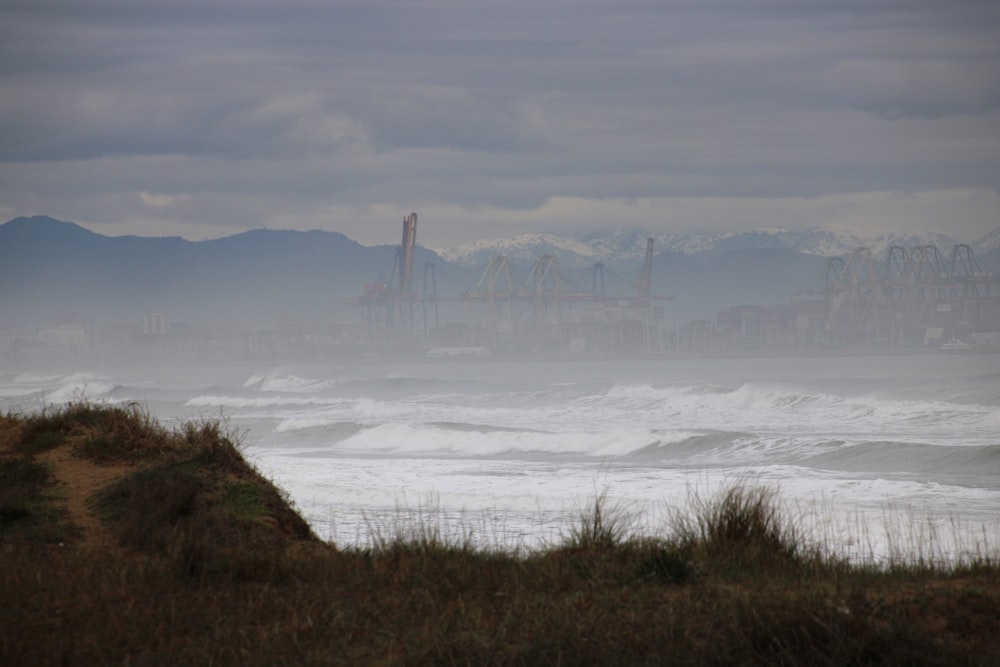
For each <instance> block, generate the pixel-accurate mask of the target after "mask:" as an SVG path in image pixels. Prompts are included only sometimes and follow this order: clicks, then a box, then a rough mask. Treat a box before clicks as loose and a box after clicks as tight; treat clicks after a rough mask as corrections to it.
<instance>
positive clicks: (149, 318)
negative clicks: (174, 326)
mask: <svg viewBox="0 0 1000 667" xmlns="http://www.w3.org/2000/svg"><path fill="white" fill-rule="evenodd" d="M142 333H143V335H145V336H166V335H167V334H168V333H170V320H169V319H167V316H166V315H164V314H163V313H151V314H149V315H144V316H143V318H142Z"/></svg>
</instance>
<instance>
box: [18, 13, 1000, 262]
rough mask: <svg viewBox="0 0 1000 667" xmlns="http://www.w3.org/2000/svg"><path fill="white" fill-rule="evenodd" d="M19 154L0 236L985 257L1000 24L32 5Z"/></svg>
mask: <svg viewBox="0 0 1000 667" xmlns="http://www.w3.org/2000/svg"><path fill="white" fill-rule="evenodd" d="M0 136H2V137H3V141H2V142H0V170H2V174H3V177H2V179H0V216H3V217H4V219H6V218H7V217H13V216H14V215H21V214H32V213H43V214H48V215H53V216H56V217H62V218H64V219H72V220H75V221H79V222H82V223H84V224H87V225H88V226H90V227H91V228H93V229H95V230H97V231H102V232H105V233H112V234H126V233H136V234H142V235H183V236H187V237H189V238H206V237H211V236H219V235H225V234H230V233H234V232H237V231H241V230H243V229H247V228H253V227H263V226H268V227H288V228H300V229H309V228H323V229H331V230H336V231H341V232H344V233H346V234H348V235H349V236H352V237H353V238H357V239H358V240H361V241H362V242H370V243H376V242H392V241H394V240H395V237H396V235H397V231H396V227H397V226H398V221H399V220H401V219H402V216H403V215H405V214H406V213H407V212H409V211H410V210H417V211H419V212H420V213H421V221H422V223H423V224H422V227H421V240H422V242H424V243H426V244H428V245H438V246H442V245H448V244H449V243H452V242H460V241H465V240H471V239H474V238H480V237H493V236H503V235H506V234H510V233H517V232H520V231H529V230H530V231H542V230H548V231H558V232H565V231H568V230H573V229H590V228H594V227H608V228H613V227H619V226H641V227H648V228H653V229H670V230H675V231H689V230H693V229H718V230H730V229H739V228H744V227H753V226H760V225H761V224H762V223H763V224H771V225H782V226H785V227H789V228H797V227H805V226H811V225H814V224H843V223H844V222H845V220H847V221H849V222H850V223H851V224H855V225H856V224H863V225H871V226H873V227H880V226H881V227H888V226H898V225H900V224H906V225H910V226H912V227H914V228H919V229H925V228H929V227H937V228H939V229H945V230H949V231H951V232H952V233H954V234H955V235H957V236H959V237H963V236H964V237H967V238H969V239H970V240H973V239H974V238H975V237H977V236H978V235H982V234H985V233H986V232H987V231H989V230H990V229H992V228H993V227H994V226H995V225H996V223H997V220H998V219H1000V217H998V215H997V213H1000V199H998V195H997V190H998V186H1000V5H997V4H996V3H991V2H971V1H970V2H949V3H944V2H938V1H930V0H927V1H921V0H913V1H909V0H907V1H902V0H876V1H870V2H849V1H842V2H826V1H822V2H816V3H801V2H797V1H792V0H768V1H765V2H755V3H745V2H742V1H741V0H725V1H724V0H708V1H705V0H702V1H697V2H696V1H693V0H692V1H690V2H662V1H656V2H644V1H626V2H622V1H620V0H619V1H615V2H612V1H611V0H584V1H580V0H576V1H569V0H556V1H551V2H544V3H542V2H538V3H499V2H468V1H457V0H439V1H419V0H418V1H411V2H388V1H385V0H379V1H375V2H371V1H366V2H319V1H310V0H294V1H291V2H277V1H273V2H268V1H264V0H250V1H246V0H244V1H241V2H236V1H235V0H209V1H204V2H193V1H186V0H163V1H161V2H158V3H133V2H127V1H125V0H96V1H95V0H91V1H90V2H87V3H79V2H74V1H72V0H50V1H45V0H42V1H36V2H30V3H29V2H19V1H15V2H8V3H5V4H4V8H3V9H0ZM901 201H902V202H906V201H910V202H916V201H920V202H922V204H921V205H920V206H910V207H909V208H908V207H907V206H906V205H905V204H902V205H901V204H900V202H901ZM901 210H902V211H906V215H904V216H901V215H900V211H901ZM761 218H767V219H765V220H762V219H761ZM900 218H904V219H900Z"/></svg>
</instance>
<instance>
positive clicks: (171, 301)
mask: <svg viewBox="0 0 1000 667" xmlns="http://www.w3.org/2000/svg"><path fill="white" fill-rule="evenodd" d="M790 234H791V233H790V232H784V231H781V230H772V231H757V232H750V233H746V234H729V235H725V234H720V235H675V236H673V237H671V239H672V240H670V242H669V243H667V242H663V243H661V242H660V241H659V240H658V241H657V243H656V246H655V249H656V255H655V259H654V265H653V292H654V293H655V294H659V295H663V296H672V297H674V301H672V302H669V303H667V304H665V317H666V318H667V319H668V320H671V321H677V322H684V321H687V320H688V319H690V318H695V317H711V316H713V315H714V314H715V313H716V312H718V310H720V309H721V308H725V307H728V306H733V305H745V304H757V303H784V302H788V301H791V300H798V299H805V298H815V296H816V294H817V293H818V292H819V291H820V290H821V289H822V287H823V280H824V277H825V268H826V262H827V257H828V255H829V253H832V252H834V251H835V250H836V249H837V248H840V249H841V250H844V251H845V252H849V250H850V246H849V245H842V246H837V245H836V244H835V243H834V241H833V240H831V238H830V237H828V236H825V235H824V234H823V233H820V232H816V233H814V234H813V233H800V234H798V235H792V236H789V235H790ZM646 237H647V234H645V233H644V232H641V231H631V232H608V233H603V234H590V235H587V236H582V237H580V238H576V239H566V238H562V237H558V236H554V235H544V234H538V235H525V236H522V237H517V238H516V239H514V240H508V242H505V243H500V244H497V243H495V242H483V243H481V244H478V245H476V246H475V248H474V250H473V251H471V252H469V253H466V254H462V253H458V252H457V251H449V252H444V253H443V256H441V255H439V254H437V253H435V252H433V251H431V250H428V249H426V248H422V247H418V251H417V256H416V266H417V267H418V276H417V285H416V287H417V289H418V290H420V289H422V288H423V283H422V275H421V274H420V271H422V270H423V267H424V266H425V265H427V264H428V263H433V264H434V265H435V267H436V272H435V278H436V280H435V284H436V286H437V290H438V294H439V295H440V296H452V297H453V296H458V295H460V294H461V293H462V292H464V291H466V290H468V289H470V288H472V287H474V286H475V285H476V284H477V282H478V281H479V280H480V278H481V277H482V275H483V271H484V268H485V266H486V264H487V262H488V261H489V259H490V258H491V257H493V256H494V255H496V254H498V253H503V254H506V255H507V256H508V257H509V259H510V262H511V267H512V275H513V276H514V280H515V282H517V281H528V280H530V276H531V267H532V265H533V264H534V262H535V261H537V259H538V257H540V256H542V255H544V254H554V255H555V256H556V257H557V258H558V261H559V266H560V272H561V278H562V281H561V282H562V284H563V285H564V286H566V287H572V288H573V289H578V290H590V289H592V288H593V273H592V267H593V265H594V263H595V262H603V263H604V264H605V265H606V268H607V276H606V292H607V293H609V294H615V295H622V296H632V295H634V294H635V292H636V289H637V288H636V283H637V282H638V276H639V273H640V271H641V264H642V259H643V255H644V252H645V239H646ZM995 237H996V235H995V236H994V237H988V238H987V239H984V240H983V244H984V245H983V247H984V248H986V247H987V245H986V244H988V243H993V247H992V249H991V250H989V251H988V252H987V253H985V254H984V255H983V257H982V262H983V265H984V269H990V268H991V267H992V266H993V265H994V264H995V263H997V262H998V260H1000V247H997V246H998V245H1000V244H998V243H997V242H996V241H995ZM793 238H794V239H797V240H798V241H797V243H798V245H796V243H792V240H791V239H793ZM841 241H844V240H843V239H841ZM893 242H894V241H893ZM790 246H796V247H790ZM804 247H809V248H811V249H812V250H813V251H812V252H805V251H804V250H803V248H804ZM817 248H823V249H824V250H823V252H819V251H818V250H817ZM395 255H396V247H395V246H374V247H371V246H363V245H361V244H359V243H357V242H355V241H353V240H351V239H349V238H348V237H346V236H344V235H343V234H339V233H336V232H325V231H309V232H300V231H290V230H270V229H258V230H253V231H249V232H244V233H242V234H236V235H234V236H229V237H225V238H221V239H215V240H211V241H199V242H192V241H186V240H184V239H181V238H177V237H164V238H149V237H138V236H116V237H109V236H103V235H100V234H95V233H93V232H91V231H88V230H87V229H85V228H83V227H81V226H79V225H76V224H73V223H71V222H63V221H60V220H55V219H53V218H49V217H45V216H36V217H31V218H16V219H14V220H11V221H10V222H7V223H5V224H2V225H0V328H5V327H11V326H33V325H41V324H48V323H52V322H53V321H56V320H58V319H60V318H64V317H65V316H67V315H69V314H76V315H78V316H81V317H84V318H89V319H92V320H94V321H100V322H103V323H112V324H113V323H131V324H134V323H136V322H139V321H141V319H142V317H143V315H146V314H149V313H154V312H161V313H165V314H167V315H168V317H169V318H170V319H171V320H172V321H174V322H190V323H211V324H232V325H234V326H240V327H263V328H268V327H274V326H276V325H279V324H282V323H287V322H301V323H302V324H303V325H306V326H308V325H315V324H317V323H323V322H328V321H333V320H339V321H343V320H351V319H359V318H360V317H361V313H359V312H358V311H357V310H355V309H353V308H352V307H349V306H347V305H345V304H344V300H345V299H347V298H349V297H355V296H358V295H359V294H361V293H362V291H363V289H364V286H365V284H366V283H374V282H377V281H380V280H382V281H388V280H389V279H390V278H391V273H392V267H393V262H394V259H395ZM465 316H466V311H465V309H464V308H460V307H457V306H453V307H452V308H451V310H450V311H448V312H447V314H446V315H445V317H446V319H447V320H449V321H451V320H461V319H464V317H465Z"/></svg>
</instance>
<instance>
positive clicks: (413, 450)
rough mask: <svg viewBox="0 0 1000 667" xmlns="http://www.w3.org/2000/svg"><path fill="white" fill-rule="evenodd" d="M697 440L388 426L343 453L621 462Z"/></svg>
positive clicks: (678, 435) (643, 433) (360, 437)
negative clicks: (559, 457)
mask: <svg viewBox="0 0 1000 667" xmlns="http://www.w3.org/2000/svg"><path fill="white" fill-rule="evenodd" d="M698 435H699V434H698V433H694V432H688V431H676V432H659V431H653V430H650V429H644V428H635V429H621V430H613V431H607V432H601V433H547V432H541V431H511V430H503V431H497V430H492V429H487V430H481V431H476V430H470V429H467V428H463V429H454V428H440V427H431V426H411V425H409V424H383V425H380V426H375V427H372V428H366V429H364V430H362V431H360V432H359V433H357V434H355V435H353V436H351V437H348V438H346V439H345V440H343V441H342V442H341V443H340V448H342V449H344V450H352V451H366V452H373V453H374V452H378V453H391V454H397V455H398V454H425V455H427V454H462V455H465V456H495V455H503V454H517V453H524V454H528V453H537V454H555V455H564V454H573V455H578V456H588V457H621V456H626V455H628V454H630V453H633V452H637V451H640V450H643V449H647V448H650V447H656V446H661V447H662V446H664V445H668V444H670V443H677V442H683V441H684V440H688V439H690V438H693V437H697V436H698Z"/></svg>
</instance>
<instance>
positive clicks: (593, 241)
mask: <svg viewBox="0 0 1000 667" xmlns="http://www.w3.org/2000/svg"><path fill="white" fill-rule="evenodd" d="M648 238H652V239H654V248H655V252H656V253H657V254H661V253H665V252H668V253H676V254H683V255H688V256H705V257H710V256H717V255H720V254H724V253H727V252H732V251H738V250H759V249H784V250H792V251H794V252H798V253H803V254H806V255H818V256H820V257H836V256H840V255H846V254H849V253H850V252H851V251H852V250H854V249H855V248H860V247H869V248H871V249H872V250H873V251H874V252H876V253H879V252H882V251H884V250H885V249H886V248H889V247H890V246H904V247H914V246H919V245H937V246H938V247H939V248H941V249H942V250H944V251H946V252H947V251H950V248H951V247H952V246H953V245H954V244H955V243H957V241H956V240H955V239H954V238H953V237H952V236H950V235H948V234H943V233H939V232H919V233H909V234H900V233H890V234H886V233H871V234H865V235H859V234H856V233H850V232H844V231H840V230H832V229H826V228H815V229H808V230H805V231H790V230H787V229H782V228H769V229H756V230H752V231H748V232H705V233H701V232H694V233H687V234H666V233H657V232H649V231H647V230H640V229H632V230H614V231H611V230H604V231H597V232H588V233H586V234H582V235H578V236H558V235H555V234H521V235H518V236H514V237H511V238H506V239H494V240H483V241H478V242H476V243H471V244H468V245H464V246H459V247H456V248H448V249H443V250H438V251H437V252H438V254H439V255H441V256H442V257H443V258H445V259H446V260H448V261H450V262H455V263H457V264H464V265H467V266H474V265H482V264H485V263H487V262H488V261H489V260H490V258H492V257H494V256H496V255H506V256H507V257H508V258H509V259H511V260H515V261H526V262H527V261H535V260H537V259H538V258H539V257H541V256H542V255H555V257H556V258H557V260H558V261H559V262H560V263H562V264H565V265H568V266H574V265H579V266H583V265H589V264H592V263H594V262H630V261H637V260H640V259H641V258H642V257H643V255H644V254H645V252H646V239H648ZM998 247H1000V228H998V229H997V230H996V231H994V232H992V233H991V234H990V235H988V236H987V237H985V238H984V239H982V240H981V241H979V242H978V243H976V244H974V245H973V250H975V252H976V253H977V254H986V253H988V252H990V251H993V250H996V249H997V248H998Z"/></svg>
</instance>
